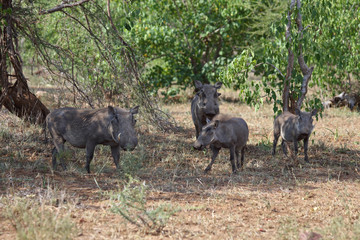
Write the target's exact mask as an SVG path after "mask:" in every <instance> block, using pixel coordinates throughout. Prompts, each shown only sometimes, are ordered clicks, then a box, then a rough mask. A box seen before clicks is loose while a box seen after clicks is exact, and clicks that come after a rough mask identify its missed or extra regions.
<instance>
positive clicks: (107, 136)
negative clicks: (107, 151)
mask: <svg viewBox="0 0 360 240" xmlns="http://www.w3.org/2000/svg"><path fill="white" fill-rule="evenodd" d="M138 108H139V107H138V106H137V107H134V108H132V109H130V110H125V109H122V108H117V107H111V106H109V107H108V108H102V109H78V108H60V109H56V110H54V111H52V112H51V113H50V114H49V115H48V116H47V117H46V124H47V127H48V129H49V132H50V135H51V137H52V140H53V143H54V145H55V148H54V149H53V156H52V163H53V168H54V170H55V169H56V157H57V155H58V153H61V152H62V151H63V150H64V143H65V142H69V143H70V144H71V145H72V146H74V147H77V148H86V170H87V171H88V173H90V162H91V160H92V158H93V156H94V150H95V146H96V145H98V144H102V145H109V146H110V148H111V154H112V157H113V158H114V162H115V165H116V167H117V168H119V158H120V149H124V150H133V149H134V148H135V147H136V145H137V144H138V139H137V136H136V132H135V130H134V126H135V122H136V121H135V119H134V114H136V113H138ZM60 164H61V165H62V167H63V169H64V170H65V169H66V166H65V163H64V160H63V159H62V158H61V157H60Z"/></svg>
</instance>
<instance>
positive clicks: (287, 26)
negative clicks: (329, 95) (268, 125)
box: [283, 0, 295, 111]
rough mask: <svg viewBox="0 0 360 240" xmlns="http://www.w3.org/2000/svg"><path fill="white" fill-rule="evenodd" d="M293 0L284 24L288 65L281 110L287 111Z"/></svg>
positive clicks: (291, 54)
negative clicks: (286, 21)
mask: <svg viewBox="0 0 360 240" xmlns="http://www.w3.org/2000/svg"><path fill="white" fill-rule="evenodd" d="M294 6H295V0H291V2H290V9H289V11H288V15H287V20H288V23H287V25H286V33H285V36H286V39H287V40H288V42H289V48H288V66H287V68H286V77H285V81H284V89H283V111H289V94H290V93H289V91H290V79H291V73H292V70H293V68H294V53H293V52H292V50H291V40H292V39H291V15H292V12H293V10H294Z"/></svg>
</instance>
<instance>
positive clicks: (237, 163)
mask: <svg viewBox="0 0 360 240" xmlns="http://www.w3.org/2000/svg"><path fill="white" fill-rule="evenodd" d="M240 151H241V162H240V161H239V149H236V151H235V155H236V167H237V169H241V170H242V169H243V166H244V159H245V146H244V147H242V148H241V150H240Z"/></svg>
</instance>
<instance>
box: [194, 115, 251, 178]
mask: <svg viewBox="0 0 360 240" xmlns="http://www.w3.org/2000/svg"><path fill="white" fill-rule="evenodd" d="M248 138H249V129H248V126H247V124H246V122H245V120H244V119H242V118H236V117H229V116H226V115H222V114H219V115H217V116H215V117H214V118H213V120H212V121H211V122H210V123H208V124H207V125H205V126H204V127H203V128H202V131H201V133H200V135H199V137H198V139H197V140H196V142H195V143H194V148H195V149H198V150H201V149H203V148H204V147H206V146H207V145H210V147H211V150H212V157H211V162H210V164H209V165H208V166H207V167H206V169H205V173H206V172H208V171H210V170H211V167H212V165H213V164H214V161H215V158H216V157H217V155H218V153H219V151H220V149H221V148H229V150H230V162H231V167H232V171H233V173H236V172H237V169H239V168H241V169H242V168H243V164H244V158H245V155H244V153H245V147H246V142H247V140H248ZM239 151H241V164H240V162H239V157H240V156H239ZM235 158H236V165H235Z"/></svg>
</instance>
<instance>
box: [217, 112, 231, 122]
mask: <svg viewBox="0 0 360 240" xmlns="http://www.w3.org/2000/svg"><path fill="white" fill-rule="evenodd" d="M231 118H233V116H230V115H228V114H222V113H219V114H218V115H216V116H215V117H214V118H213V121H215V120H219V121H220V122H224V121H227V120H230V119H231Z"/></svg>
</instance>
